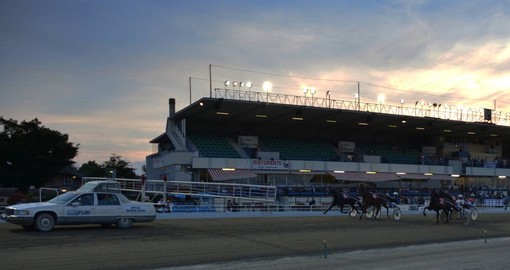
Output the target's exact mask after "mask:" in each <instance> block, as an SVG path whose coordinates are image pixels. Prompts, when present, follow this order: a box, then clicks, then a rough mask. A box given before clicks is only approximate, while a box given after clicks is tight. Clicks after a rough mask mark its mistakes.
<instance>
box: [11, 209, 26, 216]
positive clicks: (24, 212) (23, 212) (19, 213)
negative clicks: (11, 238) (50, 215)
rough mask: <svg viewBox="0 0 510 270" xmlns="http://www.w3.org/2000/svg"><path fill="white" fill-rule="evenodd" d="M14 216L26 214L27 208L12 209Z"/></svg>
mask: <svg viewBox="0 0 510 270" xmlns="http://www.w3.org/2000/svg"><path fill="white" fill-rule="evenodd" d="M14 215H15V216H28V210H14Z"/></svg>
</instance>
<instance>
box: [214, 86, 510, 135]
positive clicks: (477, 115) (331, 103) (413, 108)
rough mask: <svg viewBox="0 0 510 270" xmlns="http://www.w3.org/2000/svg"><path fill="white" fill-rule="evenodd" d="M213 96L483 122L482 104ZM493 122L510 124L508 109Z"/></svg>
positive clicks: (219, 92) (226, 92) (235, 93)
mask: <svg viewBox="0 0 510 270" xmlns="http://www.w3.org/2000/svg"><path fill="white" fill-rule="evenodd" d="M214 96H215V98H224V99H235V100H248V101H260V102H268V103H280V104H287V105H299V106H312V107H322V108H331V109H342V110H357V111H365V112H366V111H369V112H380V113H387V114H397V115H408V116H421V117H435V118H441V119H449V120H458V121H467V122H483V121H484V109H481V108H460V107H459V108H457V107H455V106H441V104H439V106H438V104H435V106H433V105H428V104H427V105H425V104H423V105H422V104H421V103H419V102H418V101H416V102H412V103H409V104H410V106H406V105H405V104H399V105H398V106H391V105H386V104H381V103H362V102H359V100H350V101H347V100H335V99H331V98H330V97H329V96H327V97H326V98H320V97H313V96H312V97H309V96H293V95H285V94H278V93H270V92H257V91H241V90H235V89H232V90H231V89H220V88H216V89H214ZM492 123H494V124H498V125H505V126H508V125H510V113H504V112H502V111H493V112H492Z"/></svg>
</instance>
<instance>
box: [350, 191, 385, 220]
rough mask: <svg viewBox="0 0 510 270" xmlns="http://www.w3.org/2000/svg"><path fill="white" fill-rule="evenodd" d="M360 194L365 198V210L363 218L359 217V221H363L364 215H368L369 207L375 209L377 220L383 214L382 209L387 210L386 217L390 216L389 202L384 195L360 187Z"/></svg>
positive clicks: (363, 209)
mask: <svg viewBox="0 0 510 270" xmlns="http://www.w3.org/2000/svg"><path fill="white" fill-rule="evenodd" d="M358 192H359V193H360V194H361V196H362V198H363V208H362V213H361V216H360V217H359V219H361V218H362V217H363V215H364V214H366V213H367V209H368V208H369V207H373V208H374V213H373V217H374V218H377V216H378V215H379V213H380V212H381V207H384V208H386V215H387V216H388V217H389V216H390V213H389V211H390V210H389V205H388V200H387V199H386V198H385V196H384V195H383V194H378V193H375V192H370V191H368V190H365V189H364V188H363V186H361V187H360V189H359V190H358Z"/></svg>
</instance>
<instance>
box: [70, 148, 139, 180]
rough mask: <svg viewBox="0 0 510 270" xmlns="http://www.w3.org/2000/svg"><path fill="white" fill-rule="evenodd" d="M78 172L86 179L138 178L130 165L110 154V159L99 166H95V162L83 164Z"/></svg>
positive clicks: (117, 156) (119, 157)
mask: <svg viewBox="0 0 510 270" xmlns="http://www.w3.org/2000/svg"><path fill="white" fill-rule="evenodd" d="M78 171H79V172H80V173H82V174H83V176H88V177H108V178H110V177H113V176H115V177H116V178H128V179H134V178H138V176H137V175H136V173H135V169H134V168H132V167H131V164H130V163H129V162H128V161H125V160H123V159H122V157H121V156H119V155H116V154H112V155H111V157H110V159H109V160H107V161H105V162H103V163H102V164H101V165H99V164H97V163H96V161H89V162H87V163H83V164H82V165H81V167H80V168H79V169H78ZM113 172H114V173H113Z"/></svg>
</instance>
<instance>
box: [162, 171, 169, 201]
mask: <svg viewBox="0 0 510 270" xmlns="http://www.w3.org/2000/svg"><path fill="white" fill-rule="evenodd" d="M167 190H168V189H167V181H166V174H165V176H163V201H164V202H165V203H166V191H167Z"/></svg>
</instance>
